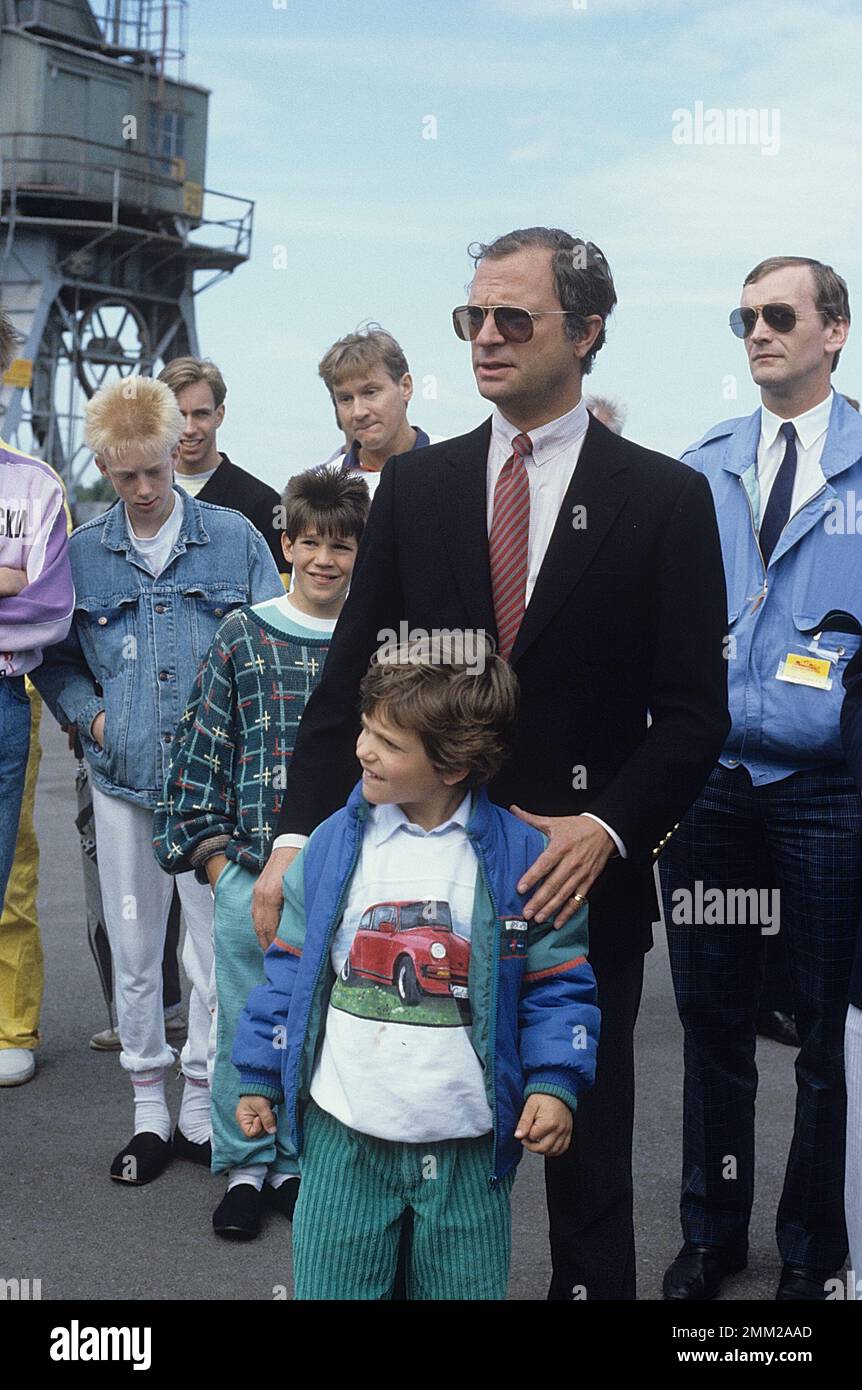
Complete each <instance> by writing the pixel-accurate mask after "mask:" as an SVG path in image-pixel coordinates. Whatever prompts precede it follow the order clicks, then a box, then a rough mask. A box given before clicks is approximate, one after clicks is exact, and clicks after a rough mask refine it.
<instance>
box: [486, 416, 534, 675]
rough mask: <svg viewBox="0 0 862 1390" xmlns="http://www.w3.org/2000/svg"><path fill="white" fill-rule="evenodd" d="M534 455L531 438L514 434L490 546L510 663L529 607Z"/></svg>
mask: <svg viewBox="0 0 862 1390" xmlns="http://www.w3.org/2000/svg"><path fill="white" fill-rule="evenodd" d="M532 452H533V441H532V439H531V438H530V436H529V435H528V434H517V435H515V438H514V439H513V440H512V455H511V457H510V458H508V459H507V460H506V462H505V463H504V464H503V467H502V470H501V472H500V476H499V478H498V479H497V486H496V487H495V489H494V515H493V519H492V521H491V534H490V536H489V537H488V545H489V550H490V556H491V590H492V593H493V597H494V617H495V619H496V622H497V651H498V652H499V654H500V656H501V657H502V658H503V660H504V661H508V660H509V655H510V653H511V651H512V648H513V646H514V645H515V638H516V637H517V635H518V628H519V627H520V626H521V620H522V619H523V616H524V609H525V607H526V592H527V560H528V556H527V547H528V542H529V538H530V479H529V478H528V476H527V466H526V464H525V463H524V459H525V458H526V456H527V455H528V454H531V453H532Z"/></svg>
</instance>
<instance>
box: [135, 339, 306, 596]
mask: <svg viewBox="0 0 862 1390" xmlns="http://www.w3.org/2000/svg"><path fill="white" fill-rule="evenodd" d="M158 379H159V381H163V382H164V383H165V385H166V386H169V387H170V388H171V390H172V391H173V393H174V395H175V396H176V398H177V405H178V407H179V411H180V414H181V415H182V417H183V432H182V436H181V438H180V452H179V458H178V459H177V467H176V474H175V482H176V483H177V484H178V485H179V486H180V487H181V488H182V489H183V491H184V492H187V493H188V494H189V496H190V497H198V498H199V499H200V500H201V502H211V503H212V504H213V505H214V506H216V507H232V508H233V510H234V511H235V512H239V513H240V514H241V515H242V516H244V517H247V518H248V520H249V521H250V522H251V524H252V526H256V527H257V529H258V531H260V534H261V535H262V536H263V538H264V540H265V541H266V543H267V545H268V546H269V549H270V554H271V555H272V558H273V559H274V561H275V564H276V568H277V569H278V570H279V572H280V573H281V574H284V575H288V574H289V573H290V566H289V565H288V563H287V561H286V560H285V558H284V551H283V550H282V548H281V532H282V526H281V511H280V499H279V495H278V493H277V492H276V490H275V488H274V487H270V485H269V483H264V482H262V481H261V479H260V478H256V477H255V475H254V474H253V473H248V472H246V470H245V469H244V468H240V467H239V466H238V464H235V463H234V462H233V461H232V460H231V459H229V458H228V456H227V454H225V453H222V452H220V450H219V447H218V439H217V431H218V429H219V427H220V426H221V423H222V421H223V420H224V414H225V405H224V402H225V396H226V395H227V387H226V386H225V382H224V377H223V376H222V374H221V372H220V371H219V369H218V367H217V366H216V364H215V362H211V361H210V360H209V358H206V357H175V358H173V360H172V361H170V362H168V364H167V366H166V367H164V368H163V369H162V371H161V372H159V377H158Z"/></svg>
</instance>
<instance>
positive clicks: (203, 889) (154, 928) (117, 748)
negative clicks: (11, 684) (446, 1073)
mask: <svg viewBox="0 0 862 1390" xmlns="http://www.w3.org/2000/svg"><path fill="white" fill-rule="evenodd" d="M182 431H183V419H182V415H181V414H180V412H179V410H178V409H177V405H176V401H175V400H174V397H173V394H172V393H171V391H170V389H169V388H168V387H167V386H166V385H164V384H163V383H162V382H159V381H152V380H150V379H149V378H147V377H131V378H125V379H124V380H121V381H115V382H113V383H111V385H109V386H106V387H103V388H102V390H101V391H98V392H97V393H96V395H95V396H94V397H93V398H92V400H91V401H90V402H89V405H88V407H87V417H86V436H85V437H86V440H87V443H88V445H89V446H90V448H91V449H92V450H93V451H94V453H95V457H96V465H97V467H98V468H99V470H100V472H101V473H102V474H103V475H104V476H105V477H106V478H108V479H109V481H110V482H111V483H112V484H113V486H114V489H115V491H116V492H117V494H118V498H119V500H118V501H117V503H116V504H115V505H114V506H113V507H112V508H111V509H110V511H108V512H106V513H105V514H104V515H102V516H99V517H95V518H94V519H93V520H92V521H88V522H86V523H85V524H84V525H83V526H80V527H79V528H78V530H77V531H75V532H74V533H73V535H72V540H71V545H70V551H71V561H72V573H73V576H74V579H75V588H76V595H77V598H76V607H75V618H74V622H73V625H72V629H71V631H70V633H69V636H68V638H67V639H66V640H65V641H64V642H62V643H59V644H58V645H56V646H54V647H52V648H51V649H50V650H49V651H48V652H46V654H45V662H44V667H43V668H42V669H40V673H39V680H38V686H39V689H40V691H41V692H42V694H43V695H44V696H45V699H46V701H47V703H48V705H49V706H50V708H51V710H52V712H53V713H54V715H55V717H56V718H57V719H58V720H59V721H60V723H61V724H64V725H69V724H75V725H77V728H78V732H79V735H80V738H81V742H82V744H83V746H84V751H85V754H86V756H87V760H88V762H89V764H90V772H91V777H92V782H93V811H94V816H95V822H96V837H97V840H98V842H99V844H100V846H102V847H103V852H102V853H100V855H99V880H100V885H101V890H102V900H103V904H104V909H105V924H106V927H107V931H108V937H109V940H110V943H111V951H112V954H113V958H114V968H115V974H116V1004H117V1022H118V1029H119V1034H120V1041H121V1043H122V1051H121V1053H120V1063H121V1065H122V1066H123V1068H124V1069H125V1070H126V1071H128V1072H129V1073H130V1074H131V1077H132V1083H133V1088H134V1097H135V1125H134V1128H135V1133H134V1137H133V1138H132V1140H131V1141H130V1142H129V1143H128V1144H126V1145H125V1147H124V1148H123V1149H121V1150H120V1152H119V1153H118V1154H117V1156H116V1158H115V1159H114V1162H113V1164H112V1166H111V1177H112V1178H114V1179H116V1180H117V1181H118V1182H128V1183H135V1184H142V1183H146V1182H150V1181H151V1180H152V1179H153V1178H155V1177H158V1175H159V1174H160V1173H161V1172H162V1170H163V1168H164V1167H165V1165H166V1163H167V1162H168V1160H169V1158H170V1156H171V1121H170V1114H169V1111H168V1106H167V1100H166V1097H165V1083H164V1072H165V1068H166V1067H169V1066H170V1065H171V1063H172V1062H173V1058H174V1054H173V1051H172V1049H171V1048H170V1047H169V1046H168V1045H167V1042H166V1039H165V1020H164V1012H163V1009H162V972H161V961H162V950H163V946H164V940H165V929H166V923H167V917H168V911H169V907H170V901H171V893H172V889H173V880H172V879H171V878H170V876H169V875H168V874H166V873H164V872H163V870H162V869H160V868H159V866H158V864H157V863H156V861H155V859H154V857H153V852H152V833H153V815H154V812H155V809H156V807H157V806H158V804H159V803H160V801H161V797H162V789H163V787H164V782H165V774H166V772H167V768H168V764H169V761H170V755H171V751H172V747H171V745H172V743H173V740H174V736H175V731H176V728H177V725H178V723H179V721H180V716H181V715H182V712H183V709H184V707H185V703H186V698H187V696H188V694H189V691H190V689H191V686H192V683H193V681H194V678H195V675H196V673H197V669H198V666H199V664H200V662H201V661H202V659H203V658H204V656H205V655H206V653H207V650H208V648H209V645H210V642H211V641H212V638H213V635H214V634H215V630H216V628H217V627H218V625H219V622H220V621H221V619H222V618H223V617H224V616H225V614H226V613H228V612H230V611H231V610H232V609H235V608H239V607H240V606H241V605H243V604H246V603H259V602H261V601H262V600H264V599H268V598H274V597H275V596H276V595H277V594H279V593H283V587H282V584H281V580H280V578H279V575H278V571H277V570H276V568H275V565H274V563H273V560H272V557H271V556H270V554H269V552H268V550H267V547H266V543H265V542H264V540H263V538H262V536H261V535H260V534H259V533H258V532H257V531H256V530H255V528H254V527H253V526H252V525H251V524H250V523H249V522H248V521H247V520H246V519H245V517H242V516H239V515H238V514H237V513H236V512H232V511H228V510H226V509H225V508H222V507H215V506H211V505H210V504H208V503H206V502H202V501H200V500H199V499H197V498H193V497H189V496H185V495H184V494H183V493H182V492H180V491H179V490H178V489H176V488H175V487H174V486H173V470H174V465H175V463H176V460H177V458H178V455H179V441H180V438H181V435H182ZM179 891H180V898H181V901H182V906H183V911H184V915H185V919H186V924H187V930H186V939H185V945H184V948H183V965H184V967H185V970H186V973H187V975H188V977H189V980H190V982H191V998H190V1003H189V1032H188V1041H187V1042H186V1045H185V1047H184V1048H183V1051H182V1053H181V1057H180V1061H181V1065H182V1071H183V1075H184V1077H185V1088H184V1092H183V1098H182V1104H181V1108H180V1115H179V1123H178V1125H177V1128H176V1132H175V1134H174V1139H173V1153H174V1155H175V1156H178V1157H183V1158H189V1159H191V1160H192V1161H194V1162H198V1163H201V1164H204V1165H205V1166H207V1167H208V1166H209V1162H210V1116H209V1086H208V1083H207V1067H206V1058H207V1038H208V1034H209V1026H210V1014H209V1006H208V991H209V982H210V973H211V970H212V959H213V956H212V897H211V894H210V890H209V887H208V885H207V884H206V883H205V882H198V881H197V880H196V879H195V877H194V876H192V875H190V874H189V875H184V876H183V877H181V878H180V879H179Z"/></svg>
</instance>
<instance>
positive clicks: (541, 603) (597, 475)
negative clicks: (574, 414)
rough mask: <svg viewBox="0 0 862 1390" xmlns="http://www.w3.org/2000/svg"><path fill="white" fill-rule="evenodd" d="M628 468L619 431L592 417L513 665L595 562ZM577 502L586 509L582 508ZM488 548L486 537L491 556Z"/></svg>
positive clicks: (621, 495) (619, 504) (619, 501)
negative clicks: (613, 431)
mask: <svg viewBox="0 0 862 1390" xmlns="http://www.w3.org/2000/svg"><path fill="white" fill-rule="evenodd" d="M627 468H628V463H627V462H626V461H625V460H624V459H623V458H620V456H619V455H618V454H617V446H616V436H615V435H612V434H611V433H610V432H609V431H608V430H605V429H602V427H601V426H598V425H596V423H595V421H594V420H592V419H591V420H590V424H589V426H588V428H587V433H586V438H585V439H584V443H583V447H582V449H581V455H580V458H579V459H578V463H577V467H576V468H575V471H574V473H573V475H572V480H571V482H570V483H569V486H568V488H567V490H566V495H565V497H564V498H563V505H562V506H561V508H560V512H559V515H558V517H557V523H556V525H555V527H554V530H553V533H552V535H551V539H550V542H549V544H548V549H547V551H546V552H545V558H544V561H543V563H542V568H541V570H540V571H539V577H538V579H537V580H536V586H535V588H534V589H533V593H532V596H531V598H530V602H529V603H528V604H527V610H526V612H525V614H524V621H523V622H522V623H521V626H520V629H519V631H518V635H517V637H516V638H515V645H514V647H513V648H512V655H511V658H510V660H511V662H512V664H513V665H514V664H515V662H516V661H517V660H518V658H519V657H521V656H523V654H524V652H525V651H526V650H527V648H528V647H529V646H530V644H531V643H532V642H533V641H535V639H536V638H537V637H538V636H539V635H540V633H541V632H542V630H543V628H545V627H546V625H547V624H548V623H549V622H550V620H551V618H552V617H553V616H554V614H555V613H556V612H557V610H558V609H559V607H560V606H561V604H562V603H563V602H564V601H565V600H566V598H567V597H568V596H569V594H570V593H571V591H572V589H574V587H575V585H576V584H577V583H578V580H579V579H580V578H581V575H582V574H583V573H584V570H585V569H586V568H587V566H588V565H589V564H591V562H592V560H593V557H594V556H595V554H596V552H597V550H598V548H599V546H600V545H601V543H602V541H603V540H604V538H605V536H606V535H607V533H608V531H609V530H610V528H611V525H612V524H613V521H614V519H615V517H616V516H617V513H618V512H619V511H620V509H621V507H622V506H623V504H624V502H625V500H626V496H627V492H626V489H625V487H624V485H623V483H624V480H623V479H621V478H620V476H619V475H620V474H621V473H622V472H624V471H625V470H626V469H627ZM576 507H579V508H582V509H583V510H582V511H580V512H578V513H576V512H575V508H576ZM576 522H579V523H580V524H579V525H576V524H575V523H576ZM487 552H488V545H487V538H486V542H485V554H486V557H487ZM492 612H493V603H492Z"/></svg>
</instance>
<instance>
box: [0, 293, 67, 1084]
mask: <svg viewBox="0 0 862 1390" xmlns="http://www.w3.org/2000/svg"><path fill="white" fill-rule="evenodd" d="M14 343H15V334H14V330H13V328H12V325H11V323H10V322H9V320H8V318H6V316H5V315H4V314H3V313H2V312H0V374H2V373H3V372H4V371H5V370H6V368H7V367H8V365H9V363H10V361H11V359H12V356H13V350H14ZM74 597H75V595H74V588H73V585H72V571H71V568H70V565H69V543H68V537H67V534H66V511H65V507H64V497H63V487H62V484H61V483H60V480H59V478H58V477H57V475H56V473H55V472H54V470H53V469H52V468H49V466H48V465H47V464H46V463H41V462H40V461H39V460H38V459H35V458H30V457H29V456H28V455H27V454H22V453H19V451H18V450H17V449H13V448H12V447H11V446H10V445H8V444H6V443H5V442H4V441H3V440H2V439H0V908H2V904H3V899H4V898H5V896H6V884H7V882H8V879H9V873H10V871H11V868H12V860H13V858H14V855H15V840H16V836H17V833H18V819H19V816H20V812H21V797H22V794H23V791H24V777H25V773H26V770H27V753H28V750H29V746H30V700H29V697H28V695H27V693H26V691H25V689H24V676H25V675H26V674H27V673H28V672H30V671H33V670H35V668H36V667H37V666H38V665H39V663H40V662H41V660H42V650H43V648H44V647H47V646H50V645H51V643H53V642H59V641H61V640H62V639H63V638H64V637H65V636H66V634H67V632H68V631H69V627H70V626H71V622H72V612H73V608H74ZM19 983H20V981H18V982H17V984H19ZM17 984H16V978H15V976H14V975H12V976H10V975H9V973H8V972H7V971H6V970H5V969H4V970H2V971H0V1016H2V1014H3V1013H4V1012H5V1011H6V1010H7V1008H8V1007H11V1001H12V997H13V994H14V991H15V989H16V987H17ZM34 1070H35V1061H34V1058H33V1052H32V1050H31V1049H29V1048H28V1049H25V1048H19V1047H11V1046H9V1045H8V1044H5V1043H3V1042H2V1041H0V1086H15V1085H20V1084H21V1083H22V1082H24V1081H29V1080H30V1077H31V1076H32V1075H33V1072H34Z"/></svg>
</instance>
